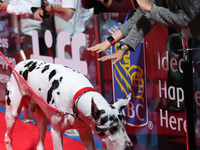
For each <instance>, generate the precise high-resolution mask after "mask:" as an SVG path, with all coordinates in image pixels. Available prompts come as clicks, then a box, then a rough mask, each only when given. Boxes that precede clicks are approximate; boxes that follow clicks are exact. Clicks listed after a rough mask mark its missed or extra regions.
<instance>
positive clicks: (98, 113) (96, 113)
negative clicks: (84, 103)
mask: <svg viewBox="0 0 200 150" xmlns="http://www.w3.org/2000/svg"><path fill="white" fill-rule="evenodd" d="M91 109H92V112H91V113H92V116H93V118H94V120H95V121H96V122H97V121H98V120H99V118H100V116H101V115H102V114H103V113H105V110H99V109H98V107H97V105H96V104H95V102H94V99H93V98H92V108H91Z"/></svg>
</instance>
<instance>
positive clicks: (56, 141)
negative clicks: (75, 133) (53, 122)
mask: <svg viewBox="0 0 200 150" xmlns="http://www.w3.org/2000/svg"><path fill="white" fill-rule="evenodd" d="M51 136H52V139H53V148H54V150H63V133H62V132H61V131H58V130H54V128H53V127H51Z"/></svg>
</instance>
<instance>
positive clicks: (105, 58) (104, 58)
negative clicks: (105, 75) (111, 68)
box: [98, 56, 108, 61]
mask: <svg viewBox="0 0 200 150" xmlns="http://www.w3.org/2000/svg"><path fill="white" fill-rule="evenodd" d="M106 60H108V57H107V56H103V57H101V58H98V61H106Z"/></svg>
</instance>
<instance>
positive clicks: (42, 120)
mask: <svg viewBox="0 0 200 150" xmlns="http://www.w3.org/2000/svg"><path fill="white" fill-rule="evenodd" d="M34 115H35V119H36V123H37V126H38V129H39V139H38V145H37V150H44V138H45V135H46V128H47V118H46V115H45V114H44V112H43V111H42V110H41V108H40V107H39V106H38V105H36V104H35V112H34Z"/></svg>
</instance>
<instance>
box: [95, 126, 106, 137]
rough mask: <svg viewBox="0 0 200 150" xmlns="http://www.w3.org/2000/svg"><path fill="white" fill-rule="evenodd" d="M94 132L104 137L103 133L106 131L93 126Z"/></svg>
mask: <svg viewBox="0 0 200 150" xmlns="http://www.w3.org/2000/svg"><path fill="white" fill-rule="evenodd" d="M95 130H96V131H97V132H98V135H99V136H100V137H103V136H105V132H106V130H107V129H101V128H99V127H97V126H95Z"/></svg>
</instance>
